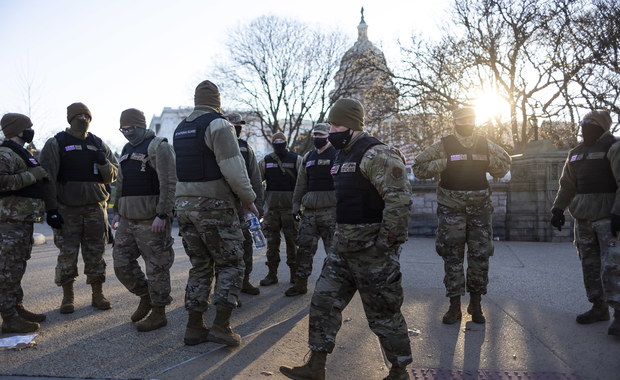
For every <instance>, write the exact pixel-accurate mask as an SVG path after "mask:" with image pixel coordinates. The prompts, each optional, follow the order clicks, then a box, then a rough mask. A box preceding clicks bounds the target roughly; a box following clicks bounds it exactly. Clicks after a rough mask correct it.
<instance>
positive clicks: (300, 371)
mask: <svg viewBox="0 0 620 380" xmlns="http://www.w3.org/2000/svg"><path fill="white" fill-rule="evenodd" d="M326 361H327V352H325V351H310V359H309V360H308V361H307V362H306V364H304V365H302V366H300V367H289V366H281V367H280V372H282V374H284V376H287V377H289V378H291V379H307V380H325V362H326Z"/></svg>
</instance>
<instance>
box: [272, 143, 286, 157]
mask: <svg viewBox="0 0 620 380" xmlns="http://www.w3.org/2000/svg"><path fill="white" fill-rule="evenodd" d="M272 145H273V151H274V152H275V153H276V154H277V155H278V156H283V155H285V154H286V143H275V144H272Z"/></svg>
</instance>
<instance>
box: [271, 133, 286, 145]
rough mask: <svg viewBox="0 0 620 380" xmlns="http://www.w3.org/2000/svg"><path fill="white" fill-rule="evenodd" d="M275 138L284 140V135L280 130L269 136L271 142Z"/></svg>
mask: <svg viewBox="0 0 620 380" xmlns="http://www.w3.org/2000/svg"><path fill="white" fill-rule="evenodd" d="M276 140H284V141H285V142H286V136H284V133H282V132H277V133H275V134H274V135H273V136H272V137H271V142H272V143H273V142H275V141H276Z"/></svg>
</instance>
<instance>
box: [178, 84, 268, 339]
mask: <svg viewBox="0 0 620 380" xmlns="http://www.w3.org/2000/svg"><path fill="white" fill-rule="evenodd" d="M194 104H195V107H194V110H193V111H192V113H191V114H190V115H189V116H188V117H187V118H186V119H185V120H183V121H182V122H181V123H180V124H179V126H178V127H177V128H176V130H175V131H174V137H173V139H174V143H173V144H174V150H175V153H176V158H177V161H176V167H177V176H178V182H177V187H176V202H175V209H176V212H177V218H178V221H179V228H180V232H181V235H182V236H183V246H184V248H185V252H186V253H187V255H188V256H189V259H190V262H191V263H192V268H191V269H190V271H189V278H188V280H187V287H186V288H185V308H186V309H187V311H188V314H189V316H188V321H187V328H186V330H185V338H184V342H185V344H186V345H195V344H199V343H202V342H206V341H210V342H215V343H222V344H226V345H229V346H238V345H239V344H240V343H241V337H240V336H239V334H237V333H235V332H233V331H232V329H231V328H230V316H231V314H232V311H233V309H234V308H235V307H237V304H238V299H239V293H240V291H241V283H242V279H243V271H244V264H243V233H242V232H241V225H240V223H239V217H238V210H237V209H236V205H237V204H238V202H241V205H242V210H243V212H244V213H247V212H251V213H253V214H254V215H256V216H258V210H257V209H256V206H255V205H254V200H255V199H256V194H255V193H254V191H253V190H252V185H251V184H250V179H249V178H248V174H247V171H246V169H245V162H243V157H242V156H241V152H240V151H239V145H238V143H237V138H236V136H235V133H234V130H233V126H232V125H231V124H230V123H229V122H228V121H226V119H224V118H223V116H222V114H221V110H220V92H219V89H218V87H217V86H216V85H215V84H213V83H212V82H210V81H208V80H206V81H203V82H201V83H200V84H198V86H197V87H196V91H195V94H194ZM214 277H215V290H214V293H213V303H214V304H215V307H216V314H215V320H214V321H213V325H212V326H211V328H210V329H208V328H207V327H206V326H205V324H204V320H203V315H204V313H205V312H206V311H207V308H208V301H209V294H210V293H211V286H212V283H213V279H214Z"/></svg>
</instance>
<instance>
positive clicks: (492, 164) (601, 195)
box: [0, 80, 620, 379]
mask: <svg viewBox="0 0 620 380" xmlns="http://www.w3.org/2000/svg"><path fill="white" fill-rule="evenodd" d="M194 104H195V107H194V109H193V111H192V113H191V114H190V115H189V116H188V117H187V118H185V119H184V120H183V121H182V122H181V123H180V124H179V126H178V127H177V128H176V130H175V132H174V135H173V141H172V144H170V142H168V141H167V140H166V139H165V138H161V137H158V136H155V134H154V133H153V132H152V131H150V130H148V129H147V127H146V120H145V117H144V114H143V113H142V112H141V111H139V110H137V109H134V108H130V109H127V110H125V111H123V112H122V113H121V116H120V128H119V130H120V132H121V133H122V134H123V136H124V137H125V138H126V139H127V141H128V142H127V144H126V145H125V146H124V147H123V149H122V152H121V154H120V158H119V159H118V160H117V159H116V157H115V156H114V154H112V152H111V151H110V149H109V147H108V146H107V145H106V144H105V143H104V142H103V141H102V140H101V139H100V138H98V137H97V136H95V135H94V134H92V133H90V132H89V131H88V129H89V125H90V121H91V120H92V114H91V112H90V110H89V109H88V107H87V106H86V105H84V104H82V103H74V104H71V105H70V106H69V107H67V121H68V123H69V128H67V129H66V130H65V131H63V132H59V133H58V134H56V135H55V136H54V137H52V138H50V139H49V140H48V141H47V142H46V144H45V146H44V147H43V149H42V151H41V154H40V158H39V159H40V162H39V160H37V159H35V158H34V157H33V156H32V155H31V154H30V152H29V151H28V150H26V149H25V148H24V145H25V144H26V143H29V142H32V139H33V136H34V130H33V129H32V122H31V121H30V119H29V118H28V117H27V116H24V115H21V114H14V113H9V114H6V115H4V116H3V117H2V120H1V121H0V124H1V126H2V130H3V132H4V135H5V140H4V142H3V143H2V144H1V145H0V239H1V241H2V246H1V247H0V276H1V278H2V281H1V282H0V311H1V313H2V320H3V321H2V332H3V333H11V332H17V333H26V332H32V331H36V330H37V329H38V328H39V322H42V321H44V320H45V318H46V317H45V315H44V314H37V313H34V312H31V311H28V310H27V309H26V308H25V307H24V305H23V291H22V288H21V285H20V282H21V279H22V277H23V274H24V271H25V268H26V262H27V260H28V259H29V258H30V253H31V250H32V241H33V238H32V233H33V223H34V222H38V221H40V220H41V218H42V217H43V215H44V214H47V216H46V219H47V223H48V224H49V225H50V226H51V227H52V228H53V231H54V243H55V244H56V246H57V247H58V249H59V250H60V253H59V256H58V262H57V266H56V275H55V283H56V284H57V285H58V286H60V287H62V289H63V298H62V301H61V305H60V312H61V313H73V312H74V309H75V306H74V290H73V283H74V281H75V280H76V278H77V276H78V269H77V261H78V254H79V251H80V247H81V251H82V257H83V261H84V273H85V275H86V282H87V283H88V284H90V285H91V287H92V305H93V306H94V307H95V308H97V309H100V310H106V309H109V308H111V304H110V302H109V301H108V300H107V299H106V298H105V296H104V294H103V290H102V284H103V283H104V282H105V269H106V264H105V261H104V259H103V254H104V250H105V243H106V241H107V239H108V236H107V235H108V220H107V219H108V217H107V212H106V207H107V202H108V201H109V198H110V189H111V188H110V184H112V183H113V182H116V197H115V200H114V207H113V211H114V217H113V218H112V221H111V223H110V224H111V226H112V228H113V229H115V230H116V234H115V244H114V248H113V262H114V272H115V274H116V276H117V277H118V279H119V281H120V282H121V283H122V284H123V285H124V286H125V287H126V288H127V289H128V290H129V291H130V292H131V293H133V294H135V295H136V296H138V297H139V303H138V306H137V308H136V310H135V312H134V313H133V314H132V315H131V317H130V318H131V320H132V321H133V322H136V328H137V330H138V331H152V330H155V329H158V328H161V327H163V326H165V325H166V324H167V319H166V313H165V308H166V306H167V305H169V304H170V303H171V301H172V298H171V295H170V292H171V287H170V268H171V266H172V264H173V261H174V251H173V249H172V245H173V242H174V240H173V238H172V236H171V229H172V225H171V219H172V218H173V217H176V218H177V220H178V223H179V230H180V235H181V236H182V242H183V247H184V249H185V252H186V254H187V255H188V257H189V259H190V262H191V269H190V271H189V276H188V280H187V286H186V290H185V308H186V310H187V312H188V319H187V325H186V330H185V335H184V343H185V344H186V345H196V344H200V343H203V342H216V343H221V344H225V345H229V346H238V345H239V344H240V342H241V337H240V336H239V334H237V333H235V332H234V331H233V330H232V328H231V326H230V317H231V314H232V312H233V310H234V309H235V308H237V307H239V306H240V302H239V295H240V293H241V292H244V293H247V294H252V295H256V294H259V293H260V290H259V288H257V287H255V286H253V285H252V284H251V283H250V273H251V271H252V263H253V251H252V239H251V237H250V235H249V232H248V229H247V228H246V227H245V220H246V219H248V217H261V216H262V217H264V222H263V230H264V232H265V234H266V238H267V252H266V259H267V267H268V274H267V275H266V277H265V278H264V279H262V280H261V281H260V285H261V286H270V285H273V284H276V283H278V266H279V263H280V253H279V249H280V243H281V234H283V235H284V239H285V243H286V244H285V245H286V263H287V265H288V267H289V269H290V282H291V283H292V286H291V287H290V288H288V289H287V290H286V292H285V295H286V296H297V295H301V294H306V293H307V291H308V290H307V287H308V278H309V276H310V275H311V273H312V263H313V257H314V254H315V252H316V250H317V244H318V240H319V239H322V240H323V244H324V246H325V251H326V253H327V256H326V259H325V261H324V263H323V267H322V270H321V274H320V276H319V279H318V281H317V283H316V286H315V289H314V294H313V296H312V299H311V305H310V314H309V338H308V339H309V347H310V350H311V355H310V356H309V359H308V361H307V362H306V363H305V364H303V365H301V366H297V367H290V366H282V367H280V371H281V372H282V373H283V374H285V375H286V376H288V377H290V378H294V379H324V378H325V364H326V360H327V354H328V353H331V352H332V351H333V349H334V347H335V339H336V335H337V333H338V330H339V329H340V326H341V319H342V311H343V310H344V308H345V307H346V306H347V305H348V303H349V302H350V301H351V299H352V297H353V295H354V294H355V293H356V292H359V295H360V297H361V300H362V303H363V305H364V310H365V312H366V316H367V318H368V321H369V326H370V328H371V330H372V331H373V332H374V333H375V334H376V335H377V336H378V337H379V341H380V344H381V346H382V348H383V350H384V352H385V355H386V357H387V359H388V361H389V362H390V363H391V368H390V372H389V375H388V377H387V378H386V379H408V378H409V375H408V374H407V371H406V366H407V365H408V364H409V363H411V362H412V354H411V345H410V341H409V337H408V333H407V324H406V321H405V319H404V317H403V315H402V313H401V305H402V303H403V289H402V286H401V277H402V274H401V270H400V262H399V258H400V253H401V245H402V244H403V243H404V242H405V241H406V240H407V237H408V219H409V215H410V212H411V203H412V199H411V188H410V183H409V180H408V179H407V173H406V168H405V161H404V159H403V156H402V155H401V153H400V152H399V151H398V150H397V149H394V148H392V147H390V146H388V145H386V144H384V143H383V142H381V141H380V140H378V139H376V138H375V137H373V136H371V135H370V134H368V133H367V132H366V131H364V119H365V117H364V107H363V105H362V104H361V103H360V102H359V101H357V100H354V99H348V98H343V99H340V100H338V101H336V102H335V103H334V105H333V106H332V107H331V109H330V110H329V113H328V117H327V123H319V124H316V125H315V127H314V128H313V130H312V140H313V144H314V148H313V149H311V150H310V151H309V152H308V153H306V154H305V155H304V156H303V157H302V156H299V155H297V154H296V153H293V152H291V151H289V150H288V148H287V146H288V142H287V139H286V136H285V135H284V134H282V133H275V134H274V135H273V136H272V139H271V142H272V145H273V153H270V154H268V155H266V156H265V157H264V159H262V160H261V161H260V162H258V161H257V159H256V156H255V154H254V151H253V150H252V148H251V147H250V146H249V145H248V143H247V142H246V141H245V140H243V139H241V138H240V134H241V131H242V128H243V125H244V124H245V121H244V120H243V118H242V117H241V116H240V115H239V114H228V115H223V114H222V110H221V102H220V94H219V89H218V87H217V86H216V85H215V84H214V83H212V82H210V81H208V80H207V81H203V82H201V83H200V84H199V85H198V86H197V87H196V90H195V94H194ZM453 119H454V133H453V134H451V135H449V136H446V137H444V138H442V139H441V141H439V142H437V143H435V144H433V145H432V146H430V147H428V148H427V149H426V150H424V151H423V152H422V153H420V154H419V155H418V156H417V157H416V160H415V163H414V165H413V171H414V174H415V175H416V177H418V178H434V177H438V178H439V179H440V181H439V184H438V187H437V203H438V206H437V215H438V229H437V241H436V250H437V253H438V254H439V255H440V256H441V257H442V259H443V261H444V271H445V276H444V284H445V287H446V296H447V297H449V300H450V304H449V308H448V311H447V312H446V313H445V314H444V315H443V318H442V321H443V323H445V324H454V323H456V322H457V321H459V320H461V319H462V312H461V297H463V296H464V295H465V292H466V291H467V292H469V293H470V297H469V305H468V307H467V312H468V313H469V314H470V315H471V318H472V321H473V322H475V323H485V321H486V318H485V316H484V313H483V311H482V305H481V298H482V295H485V294H486V292H487V284H488V270H489V258H490V256H492V255H493V232H492V223H491V216H492V212H493V206H492V203H491V197H490V195H491V188H490V185H489V182H488V180H487V173H488V174H490V175H491V176H492V177H495V178H501V177H503V176H504V175H506V173H507V172H508V171H509V169H510V163H511V160H510V156H509V155H508V154H507V153H506V151H505V150H504V149H502V148H501V147H499V146H498V145H496V144H494V143H492V142H491V141H489V140H488V139H487V138H485V137H483V136H481V135H478V134H475V133H474V129H475V113H474V110H473V109H472V108H467V107H465V108H459V109H457V110H455V111H454V114H453ZM610 125H611V118H610V116H609V113H606V112H604V111H593V112H590V113H588V114H587V115H586V116H585V117H584V119H583V121H582V131H583V136H584V142H583V144H580V145H579V146H578V147H576V148H575V149H574V150H573V151H571V152H570V153H569V157H568V159H567V161H566V164H565V167H564V171H563V173H562V178H561V179H560V189H559V191H558V196H557V198H556V200H555V202H554V206H553V210H552V214H553V217H552V219H551V223H552V225H553V226H555V227H557V228H561V226H562V225H563V224H564V222H565V221H564V216H563V212H564V209H565V208H566V207H569V209H570V211H571V214H572V215H573V217H574V218H575V221H576V222H575V234H576V238H575V242H576V245H577V249H578V251H579V254H580V258H581V259H582V263H583V272H584V280H585V284H586V290H587V294H588V298H589V300H590V301H591V302H592V303H593V308H592V310H590V311H588V312H586V313H584V314H581V315H579V316H578V317H577V321H578V322H579V323H592V322H597V321H603V320H609V311H608V305H609V306H612V307H613V308H614V309H615V314H614V322H613V323H612V325H611V326H610V328H609V334H611V335H620V315H619V310H620V273H619V272H620V270H619V267H620V265H619V264H618V263H619V262H620V253H618V252H617V250H616V249H614V247H615V246H616V245H617V240H616V238H615V235H616V232H617V231H618V230H620V198H619V199H618V201H616V192H618V186H617V182H618V180H617V179H616V178H618V179H620V155H618V153H617V152H618V149H620V148H618V147H619V146H620V145H618V144H616V140H615V139H614V138H613V136H612V135H611V134H610V133H609V132H608V130H609V128H610ZM465 247H467V270H466V271H465V270H464V258H465ZM140 256H141V257H142V258H143V260H144V263H145V270H146V274H145V273H144V272H143V271H142V269H141V267H140V265H139V263H138V258H139V257H140ZM209 304H213V305H215V308H216V313H215V318H214V320H213V321H212V323H211V324H210V326H209V327H207V325H206V324H205V322H204V314H205V312H206V311H207V309H208V307H209Z"/></svg>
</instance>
